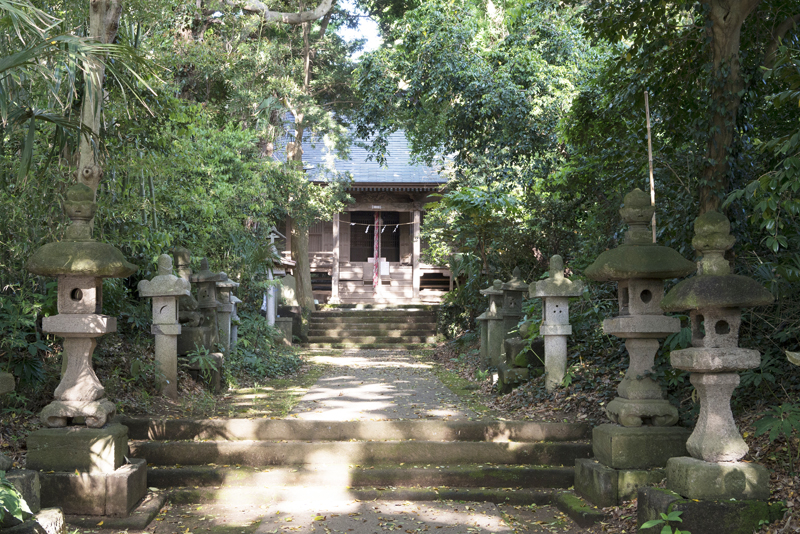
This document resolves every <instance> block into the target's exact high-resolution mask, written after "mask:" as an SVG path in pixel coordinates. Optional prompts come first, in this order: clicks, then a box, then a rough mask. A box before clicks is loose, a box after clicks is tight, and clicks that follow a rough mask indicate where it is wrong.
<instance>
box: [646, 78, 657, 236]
mask: <svg viewBox="0 0 800 534" xmlns="http://www.w3.org/2000/svg"><path fill="white" fill-rule="evenodd" d="M644 110H645V113H646V114H647V158H648V161H649V163H650V205H651V206H653V207H655V205H656V184H655V181H654V180H653V140H652V138H651V136H650V99H649V96H648V94H647V91H645V92H644ZM651 226H652V227H653V243H655V242H656V212H655V211H654V212H653V220H652V221H651Z"/></svg>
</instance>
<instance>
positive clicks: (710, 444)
mask: <svg viewBox="0 0 800 534" xmlns="http://www.w3.org/2000/svg"><path fill="white" fill-rule="evenodd" d="M694 230H695V237H694V239H693V240H692V246H693V247H694V249H695V250H696V251H697V252H698V253H700V254H701V255H702V257H701V258H700V261H699V262H698V264H697V265H698V268H697V276H695V277H693V278H690V279H688V280H684V281H683V282H681V283H679V284H678V285H676V286H675V287H674V288H673V289H672V290H671V291H670V292H669V293H668V294H667V295H666V296H665V297H664V300H663V301H662V302H661V307H662V308H663V309H664V310H665V311H668V312H678V311H685V310H689V316H690V319H691V326H692V347H691V348H688V349H683V350H676V351H673V352H672V354H671V361H672V366H673V367H675V368H677V369H683V370H686V371H690V372H691V376H690V381H691V383H692V385H694V387H695V388H696V389H697V393H698V395H699V398H700V414H699V417H698V419H697V425H696V426H695V428H694V432H692V435H691V436H690V437H689V440H688V441H687V442H686V449H687V451H688V452H689V454H690V455H691V457H683V458H672V459H670V460H669V462H668V464H667V487H668V488H669V489H671V490H673V491H675V492H676V493H678V494H680V495H682V496H684V497H686V498H689V499H709V500H732V499H736V500H741V499H755V500H767V499H768V498H769V473H768V471H767V470H766V469H765V468H764V467H762V466H760V465H758V464H754V463H744V462H740V460H741V459H742V458H743V457H744V455H745V454H747V450H748V447H747V444H746V443H745V442H744V440H743V439H742V437H741V436H740V435H739V431H738V430H737V428H736V425H735V423H734V420H733V414H732V413H731V407H730V400H731V395H732V394H733V390H734V389H735V388H736V386H738V385H739V375H738V373H737V371H740V370H744V369H754V368H756V367H758V366H759V364H760V361H761V355H760V354H759V352H758V351H757V350H753V349H743V348H740V347H739V346H738V344H739V325H740V323H741V309H742V308H748V307H753V306H764V305H767V304H770V303H772V301H773V298H772V295H771V294H770V292H769V291H767V290H766V289H765V288H764V287H762V286H761V285H760V284H758V283H757V282H756V281H755V280H752V279H751V278H748V277H745V276H739V275H734V274H731V267H730V264H729V262H728V260H726V259H725V258H724V254H725V251H726V250H729V249H730V248H731V247H732V246H733V243H734V241H735V238H734V237H733V236H732V235H730V223H729V222H728V219H726V218H725V216H724V215H722V214H721V213H719V212H716V211H711V212H707V213H705V214H703V215H701V216H700V217H698V218H697V219H695V222H694Z"/></svg>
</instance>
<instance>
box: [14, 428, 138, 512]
mask: <svg viewBox="0 0 800 534" xmlns="http://www.w3.org/2000/svg"><path fill="white" fill-rule="evenodd" d="M127 453H128V428H127V427H126V426H123V425H120V424H109V425H107V426H106V427H104V428H87V427H75V426H73V427H66V428H47V429H42V430H38V431H36V432H34V433H32V434H30V435H29V436H28V468H29V469H35V470H38V471H39V478H40V480H41V488H42V490H41V503H42V506H45V507H53V506H57V507H59V508H61V509H62V510H63V511H64V513H65V514H74V515H98V516H116V517H119V516H127V515H128V514H129V513H130V511H131V510H132V509H133V508H134V506H136V504H137V503H138V502H139V501H141V500H142V498H143V497H144V496H145V494H146V493H147V463H146V461H145V460H140V459H132V460H130V461H129V462H127V463H126V458H125V455H126V454H127Z"/></svg>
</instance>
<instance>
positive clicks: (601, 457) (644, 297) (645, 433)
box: [575, 189, 695, 506]
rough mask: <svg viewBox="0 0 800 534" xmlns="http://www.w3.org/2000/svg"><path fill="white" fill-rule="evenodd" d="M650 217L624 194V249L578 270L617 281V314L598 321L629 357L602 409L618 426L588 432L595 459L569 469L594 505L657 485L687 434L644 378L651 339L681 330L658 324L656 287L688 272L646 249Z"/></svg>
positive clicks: (655, 248) (679, 262)
mask: <svg viewBox="0 0 800 534" xmlns="http://www.w3.org/2000/svg"><path fill="white" fill-rule="evenodd" d="M654 211H655V208H654V207H653V206H651V205H650V197H649V195H647V194H646V193H645V192H643V191H642V190H641V189H634V190H633V191H632V192H630V193H628V194H627V195H625V200H624V204H623V207H622V208H621V209H620V215H622V219H623V220H624V221H625V222H626V223H628V231H627V232H626V233H625V241H624V243H623V244H622V245H620V246H619V247H617V248H614V249H611V250H607V251H605V252H603V253H602V254H600V256H599V257H598V258H597V260H595V262H594V263H593V264H592V265H590V266H589V267H587V269H586V276H587V277H588V278H589V279H591V280H596V281H604V282H605V281H616V282H617V292H618V302H619V315H617V316H616V317H611V318H608V319H606V320H605V321H603V331H604V332H605V333H606V334H608V335H612V336H617V337H620V338H622V339H624V340H625V348H626V349H627V351H628V355H629V356H630V365H629V366H628V371H627V373H626V374H625V377H624V378H623V379H622V381H621V382H620V384H619V386H618V387H617V393H618V395H619V396H618V397H617V398H615V399H614V400H612V401H611V402H610V403H608V405H607V406H606V414H607V415H608V417H609V419H611V420H612V421H614V423H619V424H620V425H622V426H617V425H615V424H604V425H600V426H598V427H595V428H594V429H593V431H592V450H593V452H594V456H595V459H594V460H586V459H579V460H577V461H576V463H575V489H576V490H577V491H578V492H579V493H581V494H582V495H584V496H585V497H587V498H588V499H589V500H590V501H592V502H594V503H595V504H596V505H598V506H612V505H615V504H618V503H619V502H621V501H623V500H628V499H631V498H632V497H634V496H635V495H636V492H637V490H638V487H639V486H642V485H647V484H654V483H658V482H660V481H661V480H662V479H663V478H664V471H663V467H665V466H666V464H667V460H668V459H669V458H672V457H675V456H683V455H684V454H685V452H684V451H685V450H686V438H687V437H688V431H687V430H686V429H684V428H678V427H675V426H673V425H675V424H676V423H677V422H678V410H677V408H675V407H674V406H672V405H671V404H670V403H669V401H667V400H666V399H664V394H663V392H662V391H661V387H660V386H659V385H658V383H657V382H656V381H655V380H653V379H652V378H650V377H649V376H647V374H648V373H649V372H651V371H652V370H653V366H654V363H655V356H656V352H657V351H658V346H659V342H658V340H659V339H661V338H665V337H667V336H668V335H669V334H672V333H676V332H679V331H680V329H681V325H680V320H679V319H678V318H676V317H665V316H664V314H663V312H662V311H661V308H660V306H659V303H660V302H661V298H662V296H663V295H664V280H666V279H669V278H678V277H683V276H686V275H688V274H691V273H692V272H694V270H695V265H694V264H693V263H692V262H690V261H688V260H686V259H684V258H683V257H682V256H681V255H680V254H678V253H677V252H676V251H674V250H672V249H671V248H669V247H664V246H660V245H656V244H654V243H653V240H652V232H651V230H650V229H649V228H648V223H649V222H650V220H651V219H652V217H653V213H654Z"/></svg>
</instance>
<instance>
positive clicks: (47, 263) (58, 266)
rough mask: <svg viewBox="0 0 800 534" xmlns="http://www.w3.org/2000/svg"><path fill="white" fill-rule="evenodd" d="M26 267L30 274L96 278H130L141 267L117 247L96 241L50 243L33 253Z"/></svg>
mask: <svg viewBox="0 0 800 534" xmlns="http://www.w3.org/2000/svg"><path fill="white" fill-rule="evenodd" d="M27 268H28V271H30V272H31V273H33V274H38V275H41V276H58V275H73V276H93V277H96V278H127V277H129V276H130V275H132V274H133V273H135V272H136V270H137V269H138V267H137V266H136V265H133V264H132V263H129V262H128V261H127V260H126V259H125V257H124V256H123V255H122V252H120V251H119V250H118V249H117V248H115V247H114V246H112V245H109V244H108V243H99V242H97V241H59V242H56V243H48V244H46V245H44V246H43V247H41V248H40V249H39V250H37V251H36V252H35V253H34V254H33V256H32V257H31V258H30V260H28V265H27Z"/></svg>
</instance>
